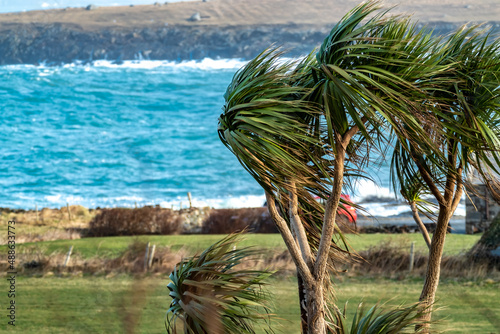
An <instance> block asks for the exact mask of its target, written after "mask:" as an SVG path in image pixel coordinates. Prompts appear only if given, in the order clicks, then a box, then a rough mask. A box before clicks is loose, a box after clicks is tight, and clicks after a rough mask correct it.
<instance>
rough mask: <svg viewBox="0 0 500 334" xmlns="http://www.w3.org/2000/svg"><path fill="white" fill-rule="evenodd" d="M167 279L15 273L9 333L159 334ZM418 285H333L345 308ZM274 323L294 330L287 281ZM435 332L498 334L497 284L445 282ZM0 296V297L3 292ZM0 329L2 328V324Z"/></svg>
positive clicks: (393, 297)
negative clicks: (14, 308)
mask: <svg viewBox="0 0 500 334" xmlns="http://www.w3.org/2000/svg"><path fill="white" fill-rule="evenodd" d="M167 283H168V278H167V277H165V276H163V277H146V278H140V279H134V278H132V277H129V276H117V277H114V278H112V279H106V278H104V277H73V278H69V277H67V278H56V277H52V278H20V279H19V281H18V282H17V284H18V285H17V286H18V288H17V289H18V291H19V293H18V295H17V297H16V305H17V307H18V308H17V320H16V332H19V333H40V334H44V333H61V334H62V333H64V334H66V333H165V330H164V327H163V326H164V325H163V321H164V316H165V311H166V310H167V308H168V305H169V302H170V298H169V297H168V290H167V288H166V284H167ZM421 284H422V282H420V281H417V280H403V281H394V280H386V279H377V280H366V279H349V280H346V281H344V282H340V283H337V285H336V289H337V290H338V291H339V305H343V304H344V303H345V301H346V300H347V299H348V300H349V304H348V309H349V310H350V311H351V312H352V311H354V309H355V308H356V307H357V304H358V303H359V302H364V303H365V304H366V305H367V306H369V305H372V304H375V303H377V302H378V301H389V302H388V303H389V305H398V304H400V303H405V302H408V303H412V302H415V301H416V300H417V299H418V295H419V292H420V289H421ZM270 288H271V290H272V291H273V293H274V294H275V300H274V304H275V306H276V313H277V315H278V316H279V317H280V318H281V319H280V320H279V321H277V322H276V323H275V328H276V329H279V330H281V331H282V332H283V333H298V332H299V330H298V318H299V313H298V312H299V310H298V303H297V300H298V297H297V289H296V280H295V279H294V278H289V279H280V280H274V281H272V282H271V287H270ZM437 297H438V299H439V301H438V306H439V307H443V308H442V309H441V310H440V311H438V312H437V313H436V316H435V318H436V319H439V320H440V327H439V328H440V329H446V330H448V331H449V332H450V333H498V331H499V329H500V305H499V304H498V298H499V297H500V295H499V285H498V283H492V284H487V283H483V284H473V285H470V286H469V285H468V284H464V283H456V282H453V281H445V282H443V283H442V284H441V286H440V288H439V291H438V296H437ZM3 298H5V297H3ZM1 328H3V330H2V331H5V326H4V324H2V327H1Z"/></svg>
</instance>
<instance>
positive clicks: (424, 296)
mask: <svg viewBox="0 0 500 334" xmlns="http://www.w3.org/2000/svg"><path fill="white" fill-rule="evenodd" d="M449 212H450V208H448V207H445V206H443V205H440V209H439V216H438V220H437V224H436V225H437V226H436V231H435V232H434V235H433V237H432V243H431V249H430V252H429V263H428V264H427V272H426V275H425V282H424V287H423V289H422V293H421V294H420V302H422V306H423V307H425V308H426V312H425V313H424V315H423V316H422V317H421V318H420V319H419V320H420V321H419V323H420V324H419V325H418V326H417V327H418V328H422V329H423V333H429V328H430V321H431V318H432V306H433V304H434V301H435V298H436V291H437V287H438V284H439V276H440V273H441V258H442V256H443V249H444V242H445V239H446V232H447V229H448V222H449V216H450V215H449Z"/></svg>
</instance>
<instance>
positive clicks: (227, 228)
mask: <svg viewBox="0 0 500 334" xmlns="http://www.w3.org/2000/svg"><path fill="white" fill-rule="evenodd" d="M245 228H247V229H248V232H252V233H278V230H277V229H276V226H275V225H274V222H273V221H272V219H271V217H270V216H269V212H268V211H267V208H264V207H263V208H245V209H218V210H212V212H211V213H210V215H209V216H208V218H207V219H206V220H205V221H204V222H203V228H202V233H206V234H229V233H236V232H241V231H243V230H244V229H245Z"/></svg>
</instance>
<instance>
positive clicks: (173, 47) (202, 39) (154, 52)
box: [0, 22, 500, 65]
mask: <svg viewBox="0 0 500 334" xmlns="http://www.w3.org/2000/svg"><path fill="white" fill-rule="evenodd" d="M332 26H333V24H332V25H329V26H310V25H294V24H286V25H259V26H255V25H240V26H225V27H219V26H213V25H212V26H187V25H186V26H183V25H175V26H174V25H173V26H164V27H157V28H154V27H149V28H135V29H134V28H103V29H100V30H97V31H85V30H82V29H79V28H78V27H77V26H74V27H73V26H71V25H62V24H58V23H46V24H11V25H9V26H8V27H2V28H3V29H2V32H1V33H0V65H6V64H40V63H46V64H54V65H57V64H62V63H71V62H74V61H83V62H88V61H93V60H98V59H107V60H110V61H117V62H120V61H123V60H134V59H151V60H176V61H181V60H191V59H203V58H205V57H209V58H214V59H217V58H243V59H250V58H252V57H255V56H256V55H257V54H259V53H260V52H262V51H263V50H264V49H265V48H267V47H269V46H271V45H272V44H275V45H281V46H283V47H284V48H285V49H286V50H289V53H288V55H289V56H292V57H293V56H298V55H304V54H307V53H309V52H310V51H311V50H312V49H313V48H314V47H316V46H318V45H319V44H320V43H321V42H322V40H323V39H324V37H325V36H326V35H327V33H328V32H329V30H330V29H331V27H332ZM460 26H461V24H458V23H444V22H441V23H433V24H432V25H430V26H429V28H432V29H434V32H435V33H436V34H446V33H449V32H451V31H453V30H454V29H457V28H458V27H460ZM491 26H492V27H493V28H494V30H496V32H499V31H500V28H499V27H500V25H499V24H498V23H495V22H493V23H491Z"/></svg>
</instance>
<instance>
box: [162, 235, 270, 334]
mask: <svg viewBox="0 0 500 334" xmlns="http://www.w3.org/2000/svg"><path fill="white" fill-rule="evenodd" d="M240 239H241V234H232V235H229V236H227V237H225V238H224V239H222V240H220V241H218V242H216V243H215V244H213V245H212V246H210V247H209V248H207V249H206V250H205V251H204V252H203V253H202V254H201V255H199V256H194V257H192V258H189V259H186V260H183V261H182V262H180V263H179V264H177V266H176V268H175V269H174V271H173V272H172V273H171V274H170V280H171V282H170V283H169V284H168V289H169V290H170V294H169V295H170V297H172V302H171V304H170V308H169V309H168V311H167V316H166V321H165V326H166V329H167V332H168V333H178V332H179V331H181V332H183V333H186V334H216V333H221V334H222V333H241V334H247V333H249V334H250V333H255V327H254V326H255V324H256V323H258V322H269V320H270V316H271V314H270V308H269V305H268V303H269V300H270V297H271V296H270V294H269V293H268V292H266V291H265V289H264V286H265V285H266V283H265V282H264V281H265V279H267V278H268V277H269V276H270V275H271V273H270V272H267V271H259V270H241V269H237V266H238V265H239V264H240V263H241V262H242V260H244V259H246V258H248V257H251V256H255V255H256V254H257V253H258V252H257V251H255V250H252V249H249V248H241V249H236V244H237V242H238V241H240ZM179 324H181V326H179ZM266 332H273V331H272V330H271V328H270V327H269V326H268V330H267V331H266Z"/></svg>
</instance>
